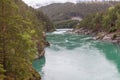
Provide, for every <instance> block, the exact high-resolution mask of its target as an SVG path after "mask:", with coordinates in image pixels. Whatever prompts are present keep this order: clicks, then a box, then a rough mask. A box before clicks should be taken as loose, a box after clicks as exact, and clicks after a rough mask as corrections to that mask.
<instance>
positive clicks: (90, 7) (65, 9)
mask: <svg viewBox="0 0 120 80" xmlns="http://www.w3.org/2000/svg"><path fill="white" fill-rule="evenodd" d="M114 4H117V2H109V3H108V2H104V3H102V2H97V3H92V2H91V3H77V4H74V3H69V2H68V3H54V4H51V5H48V6H43V7H41V8H39V9H38V10H42V11H43V12H44V13H45V14H46V15H48V16H49V17H50V19H51V20H52V21H54V22H56V21H61V20H68V19H71V18H72V17H78V16H79V17H81V18H84V17H85V16H87V15H88V14H93V13H96V12H103V11H106V10H107V9H108V8H109V7H110V6H113V5H114Z"/></svg>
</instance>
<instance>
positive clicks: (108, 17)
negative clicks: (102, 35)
mask: <svg viewBox="0 0 120 80" xmlns="http://www.w3.org/2000/svg"><path fill="white" fill-rule="evenodd" d="M82 27H83V28H86V29H91V30H93V31H96V32H97V31H98V32H100V31H105V32H116V31H117V32H119V30H120V5H116V6H112V7H110V8H109V9H108V10H107V11H106V12H100V13H99V12H98V13H95V14H92V15H89V16H87V17H85V18H84V19H83V20H82V21H81V22H80V24H79V25H77V26H76V29H79V28H82Z"/></svg>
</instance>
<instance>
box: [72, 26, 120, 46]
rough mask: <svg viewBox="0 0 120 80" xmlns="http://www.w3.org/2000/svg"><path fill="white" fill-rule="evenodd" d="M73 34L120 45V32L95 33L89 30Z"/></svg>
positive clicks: (81, 29)
mask: <svg viewBox="0 0 120 80" xmlns="http://www.w3.org/2000/svg"><path fill="white" fill-rule="evenodd" d="M71 33H77V34H85V35H92V36H93V39H94V40H102V41H107V42H112V43H116V44H119V45H120V32H119V31H118V32H117V31H116V32H112V33H108V32H104V31H93V30H89V29H84V28H80V29H75V30H73V31H72V32H71Z"/></svg>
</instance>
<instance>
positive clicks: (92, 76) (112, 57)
mask: <svg viewBox="0 0 120 80" xmlns="http://www.w3.org/2000/svg"><path fill="white" fill-rule="evenodd" d="M47 40H48V41H49V42H50V44H51V46H50V47H48V48H46V54H45V56H44V57H42V58H41V59H39V60H36V61H34V62H33V67H34V68H35V69H36V70H37V71H38V72H39V73H40V74H41V76H42V80H120V47H119V46H118V45H115V44H112V43H107V42H102V41H95V40H92V37H90V36H85V35H77V34H67V33H64V30H58V31H56V32H53V33H48V34H47Z"/></svg>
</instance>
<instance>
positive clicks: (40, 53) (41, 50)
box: [35, 32, 50, 59]
mask: <svg viewBox="0 0 120 80" xmlns="http://www.w3.org/2000/svg"><path fill="white" fill-rule="evenodd" d="M42 36H43V41H42V42H39V41H38V42H37V49H38V55H36V58H35V59H40V58H41V57H43V56H44V54H45V50H44V49H45V47H48V46H50V44H49V42H48V41H47V40H46V33H45V32H43V34H42ZM41 43H42V45H41Z"/></svg>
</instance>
